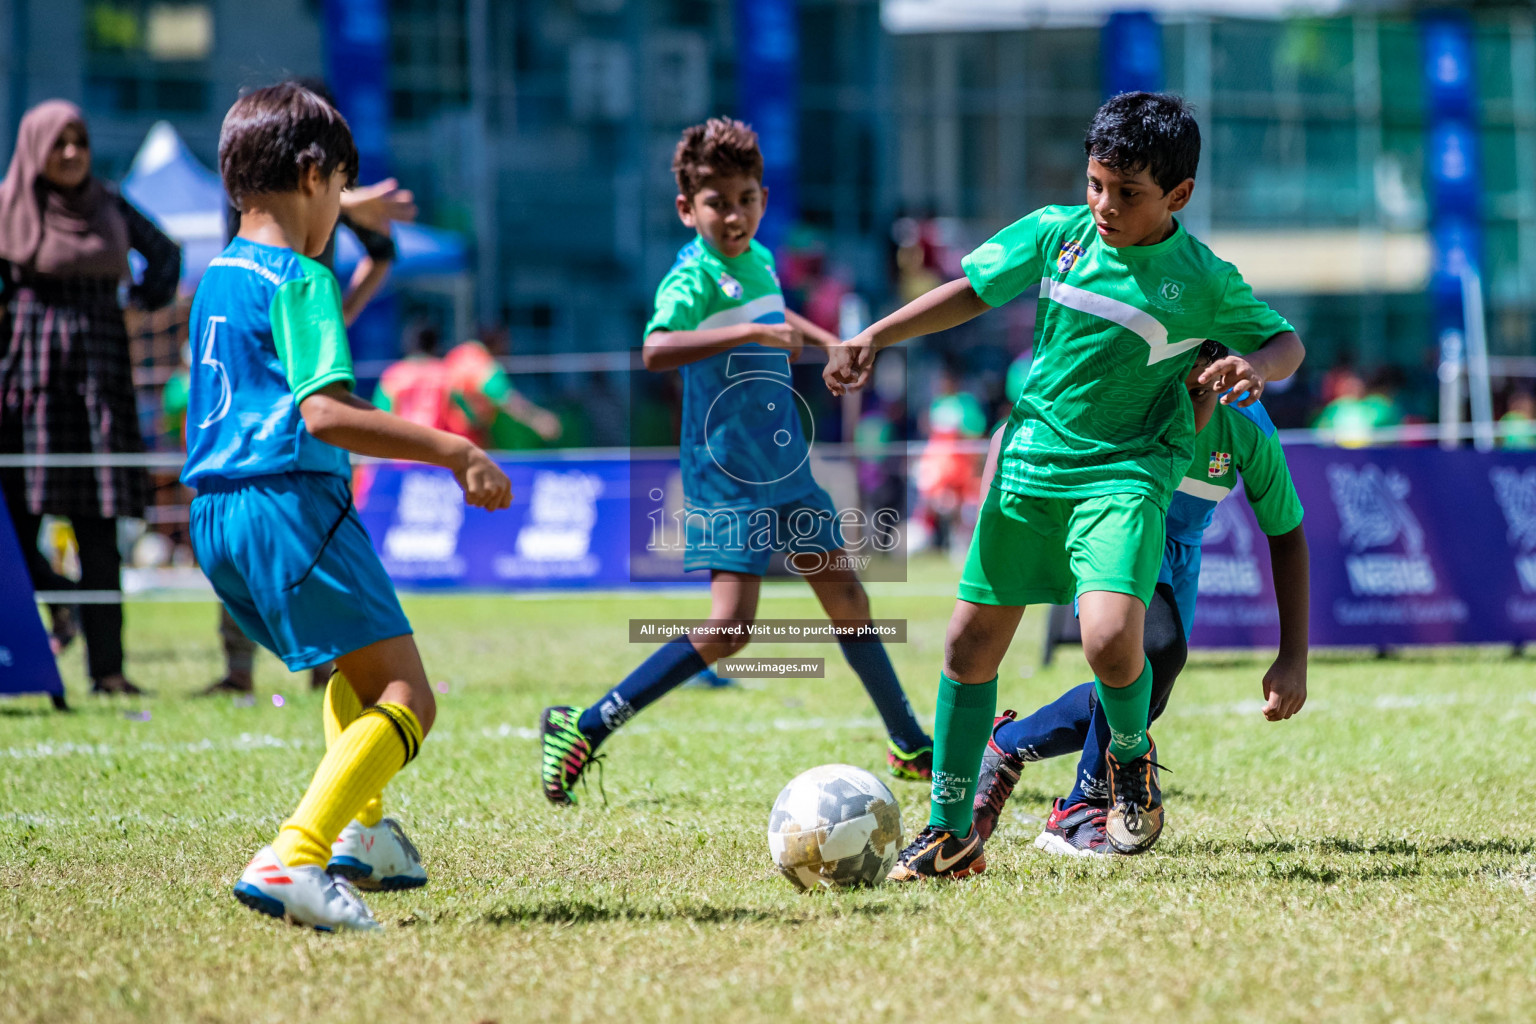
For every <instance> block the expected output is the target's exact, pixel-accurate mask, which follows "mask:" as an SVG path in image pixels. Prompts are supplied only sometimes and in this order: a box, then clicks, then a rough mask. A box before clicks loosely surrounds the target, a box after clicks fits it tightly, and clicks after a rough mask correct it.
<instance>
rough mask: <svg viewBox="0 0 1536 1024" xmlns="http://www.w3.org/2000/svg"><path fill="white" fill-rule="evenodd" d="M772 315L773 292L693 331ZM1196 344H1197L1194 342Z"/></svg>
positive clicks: (776, 299) (776, 302)
mask: <svg viewBox="0 0 1536 1024" xmlns="http://www.w3.org/2000/svg"><path fill="white" fill-rule="evenodd" d="M773 313H777V314H779V317H780V319H782V318H783V316H784V296H783V295H780V294H779V293H778V292H774V293H773V294H772V295H759V296H758V297H757V298H755V299H753V300H752V301H751V302H744V303H742V304H741V305H739V306H732V307H731V308H730V309H722V310H721V311H720V312H718V313H716V314H714V315H713V316H707V317H705V318H704V319H703V320H700V321H699V326H697V327H695V328H694V330H696V331H707V330H710V329H712V328H715V327H735V326H736V325H737V324H752V323H757V322H758V321H759V320H761V319H762V318H763V317H765V316H769V315H771V314H773ZM772 322H773V323H778V322H779V321H778V320H775V321H772ZM1196 344H1199V343H1198V342H1196Z"/></svg>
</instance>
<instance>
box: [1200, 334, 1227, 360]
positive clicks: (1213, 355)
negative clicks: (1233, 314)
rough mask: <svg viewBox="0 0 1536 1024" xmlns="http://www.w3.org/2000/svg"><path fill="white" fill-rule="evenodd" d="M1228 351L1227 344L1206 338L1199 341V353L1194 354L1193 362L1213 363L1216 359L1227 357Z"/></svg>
mask: <svg viewBox="0 0 1536 1024" xmlns="http://www.w3.org/2000/svg"><path fill="white" fill-rule="evenodd" d="M1228 352H1229V350H1228V349H1227V346H1225V345H1223V344H1222V343H1221V342H1219V341H1213V340H1212V339H1210V338H1207V339H1205V340H1204V341H1202V342H1201V343H1200V354H1199V355H1197V356H1195V362H1197V363H1214V362H1216V361H1217V360H1218V359H1225V358H1227V355H1228Z"/></svg>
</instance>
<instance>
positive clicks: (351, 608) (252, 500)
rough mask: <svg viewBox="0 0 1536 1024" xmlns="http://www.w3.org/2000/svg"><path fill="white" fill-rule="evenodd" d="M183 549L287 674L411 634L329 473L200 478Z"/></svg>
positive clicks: (341, 483) (337, 480)
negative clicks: (189, 533) (186, 546)
mask: <svg viewBox="0 0 1536 1024" xmlns="http://www.w3.org/2000/svg"><path fill="white" fill-rule="evenodd" d="M192 550H193V551H194V552H195V553H196V554H197V560H198V562H199V564H201V565H202V567H203V572H204V574H206V575H207V577H208V580H209V582H211V583H212V584H213V589H214V591H215V592H216V593H217V594H218V595H219V600H221V601H223V602H224V606H225V607H226V608H228V609H229V613H230V614H231V615H232V616H234V619H235V621H236V622H238V623H239V624H240V628H241V629H243V630H245V635H246V636H248V637H250V638H251V639H252V640H254V641H256V642H257V643H259V644H261V646H263V647H265V648H266V649H267V650H269V651H271V652H272V653H273V654H276V655H277V656H278V657H279V658H282V659H283V664H285V665H287V666H288V670H289V671H291V672H297V671H299V670H300V669H306V668H313V667H315V666H316V665H324V664H325V663H326V662H328V661H330V660H331V659H332V658H335V657H337V656H339V655H343V654H347V653H350V652H352V651H355V650H358V649H360V648H363V647H367V646H368V645H369V644H372V643H377V642H378V641H380V640H388V639H389V638H390V637H396V636H404V635H407V634H409V633H410V632H411V624H410V622H408V621H407V620H406V618H405V612H403V611H401V610H400V600H399V599H398V598H397V597H395V587H394V584H393V583H391V582H390V579H389V576H388V574H386V573H385V572H384V566H383V565H382V564H381V563H380V562H379V556H378V555H376V554H375V553H374V550H373V544H372V543H371V542H370V541H369V539H368V531H367V530H365V529H364V528H363V524H362V521H361V520H359V519H358V517H357V510H356V509H355V508H354V507H353V506H352V492H351V489H350V487H349V486H348V484H347V481H346V480H344V479H342V478H341V477H339V476H333V475H331V474H329V473H283V474H277V475H273V476H260V477H250V478H247V479H243V480H239V481H228V482H219V483H211V482H210V483H205V484H204V485H203V487H201V488H200V489H199V493H198V495H197V497H196V498H193V499H192Z"/></svg>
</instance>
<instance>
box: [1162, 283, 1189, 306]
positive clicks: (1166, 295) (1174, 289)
mask: <svg viewBox="0 0 1536 1024" xmlns="http://www.w3.org/2000/svg"><path fill="white" fill-rule="evenodd" d="M1183 294H1184V282H1183V281H1175V280H1174V279H1173V278H1171V277H1165V278H1163V283H1162V284H1160V285H1158V286H1157V297H1158V298H1160V299H1162V300H1163V302H1164V303H1166V304H1167V305H1169V306H1176V305H1178V302H1179V299H1180V298H1181V297H1182V296H1183Z"/></svg>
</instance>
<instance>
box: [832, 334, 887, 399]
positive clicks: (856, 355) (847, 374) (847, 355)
mask: <svg viewBox="0 0 1536 1024" xmlns="http://www.w3.org/2000/svg"><path fill="white" fill-rule="evenodd" d="M874 365H875V346H874V345H873V344H872V343H871V342H870V340H869V339H868V338H867V337H866V336H865V335H863V334H860V335H858V336H857V337H854V338H849V339H848V340H847V341H845V342H843V343H842V344H841V345H838V346H837V347H836V348H830V349H828V350H827V368H826V369H825V370H822V371H821V379H822V380H823V381H825V382H826V385H827V390H828V391H830V392H832V393H833V394H834V395H841V394H845V393H847V392H849V391H857V390H859V388H862V387H863V386H864V385H865V384H866V383H867V382H868V381H869V371H870V369H871V368H873V366H874Z"/></svg>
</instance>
